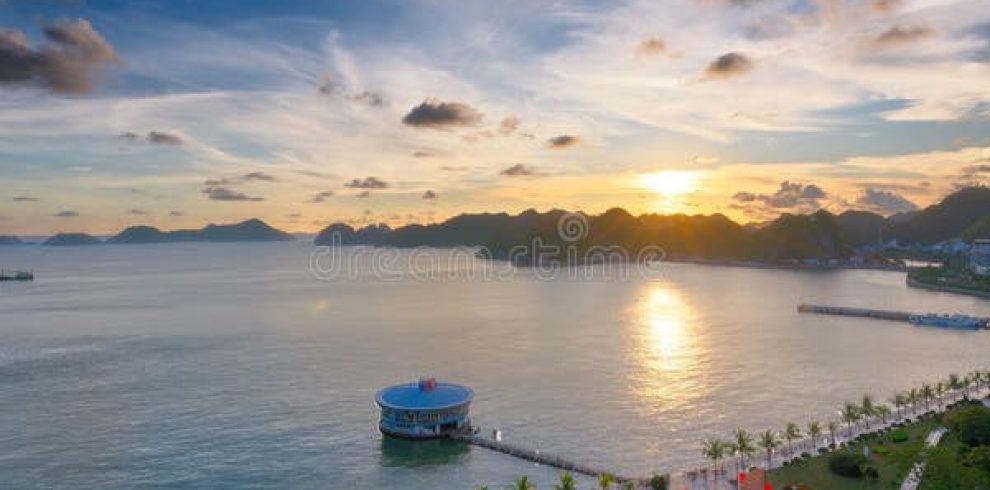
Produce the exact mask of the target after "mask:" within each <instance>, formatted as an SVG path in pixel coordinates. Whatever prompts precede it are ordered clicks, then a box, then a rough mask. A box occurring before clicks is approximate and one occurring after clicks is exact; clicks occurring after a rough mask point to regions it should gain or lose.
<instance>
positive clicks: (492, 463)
mask: <svg viewBox="0 0 990 490" xmlns="http://www.w3.org/2000/svg"><path fill="white" fill-rule="evenodd" d="M310 251H311V247H310V246H309V245H308V244H306V243H289V244H285V243H279V244H230V245H217V244H170V245H153V246H102V247H79V248H59V249H55V248H43V247H37V246H26V247H7V248H3V249H0V266H3V267H7V268H33V269H35V271H36V273H37V276H38V280H37V281H35V282H34V283H27V284H12V283H3V284H0V338H2V342H0V487H4V488H35V487H59V488H133V487H162V486H167V487H193V488H215V487H257V488H270V487H300V488H423V489H426V488H429V489H434V488H451V489H462V488H476V487H478V486H480V485H492V486H499V485H504V484H508V483H509V482H510V481H511V480H513V479H514V478H515V477H517V476H518V475H521V474H528V475H530V476H531V477H532V478H534V479H535V480H536V481H537V482H538V483H541V484H542V485H543V486H547V485H548V484H549V482H551V481H552V480H555V479H556V478H557V472H556V470H553V469H549V468H545V467H538V466H534V465H532V464H528V463H523V462H519V461H516V460H513V459H510V458H508V457H506V456H503V455H500V454H494V453H490V452H487V451H486V450H483V449H478V448H468V447H465V446H461V445H457V444H453V443H445V442H441V443H426V444H414V443H403V442H395V441H387V440H383V439H382V437H381V436H380V435H379V434H378V433H377V431H376V428H375V422H376V415H377V413H376V408H375V406H374V404H373V398H374V393H375V391H376V390H378V389H379V388H381V387H383V386H386V385H388V384H392V383H396V382H401V381H407V380H412V379H415V378H416V377H418V376H421V375H434V376H437V377H439V378H442V379H445V380H450V381H455V382H461V383H464V384H467V385H470V386H471V387H473V388H474V389H475V391H476V395H477V396H476V400H475V403H474V404H473V407H472V415H473V419H474V421H475V423H476V424H478V425H481V426H482V427H485V428H489V429H490V428H493V427H498V428H501V429H502V430H503V432H504V436H505V439H506V440H509V441H515V442H519V443H523V444H526V445H530V446H533V447H536V448H539V449H541V450H545V451H553V452H558V453H561V454H563V455H567V456H570V457H572V458H573V459H576V460H579V461H583V462H586V463H591V464H595V465H598V466H603V467H608V468H614V469H615V470H616V471H619V472H621V473H625V474H632V475H638V474H643V475H646V474H649V473H650V472H652V471H655V470H660V471H668V470H670V469H676V468H683V467H685V466H688V465H693V464H696V463H698V462H699V461H700V457H699V445H700V444H699V441H700V440H701V439H703V438H706V437H711V436H725V437H728V436H729V435H730V433H731V431H732V430H733V429H735V428H736V427H744V428H748V429H751V430H763V429H766V428H779V427H781V426H782V425H783V424H784V423H785V422H787V421H789V420H794V421H797V422H800V423H803V422H805V421H807V420H808V419H810V418H819V419H824V418H827V417H830V416H832V415H833V414H834V412H835V408H836V407H837V406H838V405H839V404H840V403H842V402H843V401H845V400H855V399H858V398H859V397H860V396H862V394H863V393H864V392H869V393H873V394H875V395H876V396H877V397H879V398H887V397H888V396H890V395H891V394H892V393H893V391H894V390H895V389H899V388H906V387H911V386H914V385H916V384H918V383H921V382H926V381H932V380H937V379H939V378H941V377H943V376H945V375H947V374H949V373H951V372H958V373H965V372H967V371H969V370H971V369H973V368H977V367H980V368H988V367H990V359H988V356H987V352H988V348H990V332H951V331H941V330H936V329H922V328H917V327H912V326H909V325H906V324H899V323H892V322H881V321H870V320H859V319H850V318H833V317H823V316H813V315H799V314H798V313H796V312H795V307H796V305H797V304H798V303H800V302H817V303H828V304H840V305H854V306H866V307H876V308H892V309H908V310H914V311H944V312H966V313H973V314H984V315H990V303H988V302H986V301H983V300H978V299H971V298H967V297H960V296H951V295H945V294H939V293H932V292H926V291H920V290H914V289H908V288H907V287H906V286H905V285H904V276H903V275H902V274H897V273H888V272H872V271H843V272H824V273H823V272H819V273H814V272H791V271H773V270H757V269H743V268H717V267H706V266H695V265H677V264H667V265H665V266H664V267H663V268H662V270H661V271H660V272H659V273H658V274H654V275H652V276H651V277H648V278H639V277H635V278H628V279H622V280H574V279H572V278H567V277H564V278H558V279H555V280H542V279H537V278H535V277H534V276H533V272H532V271H520V272H519V273H518V274H516V275H515V276H514V277H512V278H507V279H502V280H497V281H487V280H480V279H477V278H476V279H468V278H464V277H461V278H456V279H444V280H429V281H423V280H415V279H411V278H408V277H407V278H405V279H402V278H399V280H394V281H393V280H390V281H383V280H380V279H378V278H376V277H374V276H373V275H369V274H366V271H363V270H360V269H359V270H358V271H357V273H356V274H354V276H355V277H348V278H339V279H337V280H333V281H322V280H317V279H315V278H314V277H313V276H312V275H311V274H310V272H309V253H310ZM400 259H401V257H400Z"/></svg>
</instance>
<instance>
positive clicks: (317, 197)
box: [306, 191, 333, 204]
mask: <svg viewBox="0 0 990 490" xmlns="http://www.w3.org/2000/svg"><path fill="white" fill-rule="evenodd" d="M332 196H333V191H322V192H317V193H316V194H314V195H313V197H311V198H310V199H309V200H308V201H306V202H308V203H312V204H319V203H321V202H326V200H327V198H330V197H332Z"/></svg>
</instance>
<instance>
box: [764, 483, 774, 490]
mask: <svg viewBox="0 0 990 490" xmlns="http://www.w3.org/2000/svg"><path fill="white" fill-rule="evenodd" d="M763 490H773V485H771V484H770V482H766V483H764V484H763Z"/></svg>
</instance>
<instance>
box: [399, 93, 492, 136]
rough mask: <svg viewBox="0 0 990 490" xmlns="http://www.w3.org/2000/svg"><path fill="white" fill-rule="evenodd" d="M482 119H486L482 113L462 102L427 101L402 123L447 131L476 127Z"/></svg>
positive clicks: (414, 109) (413, 110)
mask: <svg viewBox="0 0 990 490" xmlns="http://www.w3.org/2000/svg"><path fill="white" fill-rule="evenodd" d="M482 117H484V115H483V114H482V113H480V112H478V111H477V110H476V109H475V108H473V107H471V106H469V105H467V104H464V103H461V102H442V101H440V100H438V99H426V100H425V101H423V103H421V104H419V105H418V106H416V107H413V108H412V110H410V111H409V113H408V114H406V115H405V116H404V117H403V118H402V123H403V124H406V125H409V126H414V127H419V128H434V129H445V128H450V127H455V126H474V125H477V124H478V123H480V122H481V119H482Z"/></svg>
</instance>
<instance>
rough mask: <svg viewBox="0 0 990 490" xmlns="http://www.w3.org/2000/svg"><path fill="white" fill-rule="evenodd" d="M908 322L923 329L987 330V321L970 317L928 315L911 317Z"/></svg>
mask: <svg viewBox="0 0 990 490" xmlns="http://www.w3.org/2000/svg"><path fill="white" fill-rule="evenodd" d="M908 321H909V322H911V323H912V324H914V325H918V326H923V327H939V328H953V329H960V330H979V329H981V328H986V326H987V320H986V319H985V318H977V317H974V316H968V315H959V314H956V315H939V314H936V313H927V314H924V315H911V316H909V317H908Z"/></svg>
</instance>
